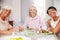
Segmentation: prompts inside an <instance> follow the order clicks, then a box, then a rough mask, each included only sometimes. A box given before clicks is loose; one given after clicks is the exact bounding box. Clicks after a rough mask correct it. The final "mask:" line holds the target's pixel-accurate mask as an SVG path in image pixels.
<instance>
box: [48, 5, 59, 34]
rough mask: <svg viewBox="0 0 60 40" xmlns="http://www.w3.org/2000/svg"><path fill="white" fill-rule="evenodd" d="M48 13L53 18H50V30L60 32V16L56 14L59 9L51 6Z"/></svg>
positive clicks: (55, 32)
mask: <svg viewBox="0 0 60 40" xmlns="http://www.w3.org/2000/svg"><path fill="white" fill-rule="evenodd" d="M47 14H48V15H49V16H50V17H51V19H49V20H48V26H49V27H48V30H49V31H51V32H53V33H54V34H58V33H59V32H60V17H59V16H57V15H56V14H57V9H56V8H55V7H53V6H51V7H49V8H48V10H47Z"/></svg>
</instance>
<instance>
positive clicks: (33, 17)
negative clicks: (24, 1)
mask: <svg viewBox="0 0 60 40" xmlns="http://www.w3.org/2000/svg"><path fill="white" fill-rule="evenodd" d="M24 26H25V27H27V28H32V29H35V30H40V29H41V28H42V29H44V30H46V29H47V27H46V24H45V22H44V21H43V20H42V18H41V17H39V16H38V15H37V9H36V7H35V6H31V7H30V8H29V19H28V20H27V21H26V22H25V25H24Z"/></svg>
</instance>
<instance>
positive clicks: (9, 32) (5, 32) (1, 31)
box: [0, 25, 13, 34]
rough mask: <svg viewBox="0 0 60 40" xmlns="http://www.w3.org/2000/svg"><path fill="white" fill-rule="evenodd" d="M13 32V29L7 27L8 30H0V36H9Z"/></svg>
mask: <svg viewBox="0 0 60 40" xmlns="http://www.w3.org/2000/svg"><path fill="white" fill-rule="evenodd" d="M12 32H13V27H12V26H11V25H9V27H8V29H6V30H0V34H11V33H12Z"/></svg>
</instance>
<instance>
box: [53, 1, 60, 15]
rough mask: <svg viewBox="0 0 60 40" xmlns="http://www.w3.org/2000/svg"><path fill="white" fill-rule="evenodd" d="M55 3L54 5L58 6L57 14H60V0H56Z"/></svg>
mask: <svg viewBox="0 0 60 40" xmlns="http://www.w3.org/2000/svg"><path fill="white" fill-rule="evenodd" d="M53 3H54V5H53V6H55V7H56V9H57V15H59V16H60V0H54V2H53Z"/></svg>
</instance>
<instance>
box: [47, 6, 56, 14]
mask: <svg viewBox="0 0 60 40" xmlns="http://www.w3.org/2000/svg"><path fill="white" fill-rule="evenodd" d="M50 9H54V10H55V11H57V9H56V8H55V7H54V6H50V7H49V8H48V9H47V14H49V13H48V10H50Z"/></svg>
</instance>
